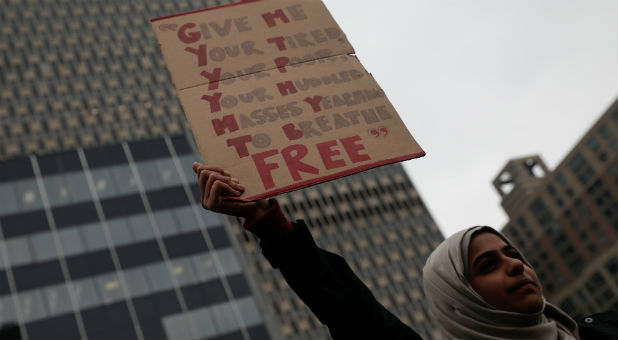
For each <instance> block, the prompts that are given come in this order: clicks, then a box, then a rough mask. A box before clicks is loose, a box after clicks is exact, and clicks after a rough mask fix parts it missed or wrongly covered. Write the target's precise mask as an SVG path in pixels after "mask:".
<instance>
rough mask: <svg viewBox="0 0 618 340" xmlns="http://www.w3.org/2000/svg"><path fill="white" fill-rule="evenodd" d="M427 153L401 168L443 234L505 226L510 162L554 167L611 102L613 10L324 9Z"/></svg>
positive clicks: (521, 0) (549, 2)
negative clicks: (534, 158) (500, 183)
mask: <svg viewBox="0 0 618 340" xmlns="http://www.w3.org/2000/svg"><path fill="white" fill-rule="evenodd" d="M323 1H324V3H325V4H326V6H327V7H328V9H329V11H330V12H331V14H332V15H333V17H334V18H335V20H336V21H337V23H338V24H339V26H340V27H341V29H342V30H343V32H344V33H345V34H346V35H347V37H348V40H349V41H350V42H351V44H352V46H354V48H355V51H356V55H357V56H358V58H359V60H360V61H361V62H362V64H363V65H364V66H365V68H366V69H367V70H368V71H369V72H370V73H372V75H373V76H374V78H375V79H376V80H377V82H378V84H379V85H380V86H381V87H382V88H383V89H384V91H385V92H386V94H387V96H388V98H389V100H390V101H391V103H392V104H393V106H394V107H395V108H396V109H397V111H398V113H399V115H400V116H401V117H402V119H403V121H404V123H405V124H406V126H407V127H408V130H410V132H411V133H412V135H413V136H414V138H415V139H416V141H417V142H418V143H419V144H420V145H421V147H422V148H423V149H424V150H425V152H426V153H427V155H426V156H425V157H423V158H420V159H415V160H410V161H407V162H404V167H405V169H406V171H407V173H408V174H409V175H410V177H411V178H412V181H413V183H414V185H415V186H416V188H417V189H418V191H419V192H420V195H421V197H422V198H423V200H424V202H425V204H426V205H427V207H428V209H429V211H430V212H431V214H432V216H433V217H434V219H435V221H436V223H437V224H438V226H439V227H440V229H441V230H442V232H443V233H444V235H445V236H449V235H451V234H453V233H455V232H457V231H458V230H461V229H463V228H466V227H469V226H473V225H490V226H494V227H496V228H498V229H500V228H502V227H503V226H504V225H505V224H506V222H507V221H508V218H507V216H506V214H505V213H504V211H503V210H502V207H501V206H500V201H501V200H500V196H499V194H498V192H497V191H496V190H495V189H494V188H493V186H492V184H491V183H492V181H493V179H494V178H495V177H496V176H497V174H498V173H499V172H500V170H501V169H502V168H503V167H504V166H505V165H506V162H507V161H508V160H509V159H513V158H519V157H524V156H528V155H533V154H539V155H540V156H541V157H542V158H543V160H544V161H545V163H546V164H547V166H548V167H549V168H550V170H551V169H554V168H555V167H556V166H557V165H558V164H559V163H560V162H561V161H562V160H563V158H564V157H565V156H566V155H567V153H568V152H569V151H570V150H571V149H572V148H573V147H574V146H575V144H577V142H578V141H579V140H580V139H581V138H582V137H583V135H584V134H585V133H586V132H587V131H588V129H589V128H590V127H591V126H592V124H594V122H596V120H597V119H598V118H599V117H600V116H601V114H603V112H605V110H606V109H607V108H608V107H609V105H610V104H611V103H612V102H613V101H614V100H615V99H616V97H618V1H616V0H613V1H609V0H587V1H580V0H568V1H564V0H560V1H556V0H518V1H512V0H508V1H506V0H473V1H460V0H449V1H445V0H423V1H417V0H412V1H404V0H354V1H343V0H323Z"/></svg>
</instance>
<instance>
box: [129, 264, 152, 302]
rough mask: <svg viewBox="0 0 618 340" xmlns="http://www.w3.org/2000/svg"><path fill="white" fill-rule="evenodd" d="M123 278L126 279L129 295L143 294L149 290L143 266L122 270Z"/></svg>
mask: <svg viewBox="0 0 618 340" xmlns="http://www.w3.org/2000/svg"><path fill="white" fill-rule="evenodd" d="M124 278H125V280H126V281H127V286H128V288H129V294H131V296H140V295H145V294H148V293H149V292H150V288H149V287H148V282H147V281H146V272H145V271H144V269H143V268H135V269H132V270H128V271H126V272H124Z"/></svg>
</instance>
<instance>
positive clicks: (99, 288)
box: [0, 248, 241, 323]
mask: <svg viewBox="0 0 618 340" xmlns="http://www.w3.org/2000/svg"><path fill="white" fill-rule="evenodd" d="M214 261H219V262H220V263H221V267H222V269H223V272H222V273H221V274H223V275H226V276H233V275H236V274H239V273H241V268H240V265H239V264H238V260H237V259H236V257H235V255H234V252H233V251H232V250H231V249H230V248H224V249H220V250H216V251H212V252H209V253H201V254H195V255H191V256H185V257H181V258H175V259H172V260H170V262H169V266H168V265H167V264H166V263H164V262H157V263H153V264H148V265H144V266H140V267H136V268H132V269H128V270H123V271H122V272H121V275H122V276H123V279H122V280H121V279H120V277H119V275H118V273H117V272H111V273H104V274H98V275H94V276H91V277H86V278H82V279H78V280H74V281H71V282H70V284H68V283H66V282H63V283H60V284H54V285H48V286H45V287H44V288H39V289H31V290H26V291H18V292H17V294H16V295H5V296H2V297H0V301H1V302H0V305H2V309H1V310H0V320H4V321H5V322H6V321H9V320H13V321H16V320H19V321H20V322H22V323H27V322H32V321H36V320H40V319H44V318H48V317H52V316H56V315H61V314H64V313H68V312H71V311H72V310H73V306H72V297H71V296H70V295H69V294H70V293H69V289H72V290H71V292H72V293H73V294H74V298H75V299H76V300H75V302H76V304H77V308H78V309H80V310H84V309H88V308H93V307H97V306H101V305H104V304H110V303H114V302H118V301H123V300H124V299H125V294H126V293H128V294H129V296H131V298H133V299H135V298H138V297H140V296H145V295H149V294H154V293H158V292H162V291H166V290H169V289H172V288H173V287H174V286H175V285H177V286H179V287H182V286H188V285H193V284H197V283H200V282H208V281H210V280H215V279H217V278H218V277H219V276H220V275H221V274H220V273H218V271H217V269H216V267H215V264H214ZM123 280H124V282H123ZM174 282H175V283H174ZM125 283H126V286H124V284H125ZM125 292H126V293H125ZM208 293H209V292H207V291H205V292H204V294H208ZM210 293H211V294H212V293H213V292H210ZM224 296H225V294H223V295H221V297H222V298H223V297H224ZM15 297H16V298H17V303H19V306H20V308H19V311H20V313H21V314H20V315H17V314H16V311H15V308H13V306H14V305H13V302H14V301H15V300H14V298H15Z"/></svg>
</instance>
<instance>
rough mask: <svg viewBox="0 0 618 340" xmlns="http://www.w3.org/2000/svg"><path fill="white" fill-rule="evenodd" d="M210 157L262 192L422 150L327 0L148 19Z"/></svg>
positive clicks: (251, 4)
mask: <svg viewBox="0 0 618 340" xmlns="http://www.w3.org/2000/svg"><path fill="white" fill-rule="evenodd" d="M151 23H152V27H153V29H154V31H155V34H156V36H157V39H158V41H159V44H160V46H161V51H162V53H163V57H164V59H165V62H166V65H167V67H168V69H169V71H170V74H171V77H172V81H173V82H174V86H175V87H176V91H177V94H178V97H179V98H180V102H181V104H182V106H183V109H184V111H185V114H186V116H187V119H188V120H189V122H190V124H191V128H192V130H193V134H194V136H195V139H196V142H197V145H198V148H199V150H200V153H201V155H202V158H203V161H204V163H205V164H208V165H213V166H219V167H222V168H224V169H227V170H228V171H230V172H231V173H232V175H233V176H234V177H236V178H238V179H239V180H240V182H241V183H242V184H243V185H244V186H245V187H246V190H245V192H244V193H243V195H242V197H241V198H242V199H246V200H255V199H260V198H266V197H270V196H274V195H277V194H280V193H283V192H287V191H291V190H296V189H300V188H303V187H306V186H309V185H313V184H317V183H320V182H324V181H327V180H332V179H335V178H339V177H343V176H346V175H350V174H353V173H357V172H360V171H363V170H367V169H370V168H373V167H377V166H381V165H385V164H389V163H393V162H398V161H403V160H407V159H412V158H416V157H421V156H424V155H425V153H424V152H423V150H422V149H421V148H420V147H419V145H418V144H417V143H416V142H415V141H414V139H413V138H412V136H411V135H410V133H409V132H408V130H407V129H406V127H405V125H404V124H403V122H402V121H401V119H400V117H399V115H398V114H397V112H396V111H395V109H394V108H393V107H392V105H391V104H390V102H389V101H388V99H387V98H386V96H385V94H384V92H383V91H382V89H381V88H380V87H379V86H378V84H377V83H376V82H375V80H374V79H373V77H372V76H371V75H370V74H369V73H368V72H367V71H366V70H365V69H364V68H363V66H362V65H361V64H360V63H359V61H358V60H357V59H356V57H355V56H353V55H352V54H353V53H354V50H353V49H352V47H351V46H350V44H349V43H348V41H347V39H346V37H345V34H343V32H341V30H340V29H339V26H338V25H337V24H336V23H335V21H334V20H333V18H332V17H331V16H330V14H329V13H328V10H327V9H326V7H325V6H324V4H323V3H322V2H321V1H320V0H295V1H292V0H249V1H243V2H239V3H234V4H230V5H224V6H219V7H214V8H209V9H204V10H199V11H194V12H189V13H182V14H177V15H172V16H168V17H163V18H157V19H152V20H151Z"/></svg>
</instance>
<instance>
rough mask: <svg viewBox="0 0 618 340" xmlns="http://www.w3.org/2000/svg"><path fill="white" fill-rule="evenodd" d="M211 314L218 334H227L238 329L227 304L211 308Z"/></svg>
mask: <svg viewBox="0 0 618 340" xmlns="http://www.w3.org/2000/svg"><path fill="white" fill-rule="evenodd" d="M211 312H212V313H211V314H212V316H213V319H214V320H215V326H216V327H217V330H218V331H219V333H228V332H230V331H232V330H234V329H237V328H238V320H237V319H236V316H235V315H234V310H233V309H232V306H231V305H230V304H229V303H223V304H219V305H215V306H212V307H211Z"/></svg>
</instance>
